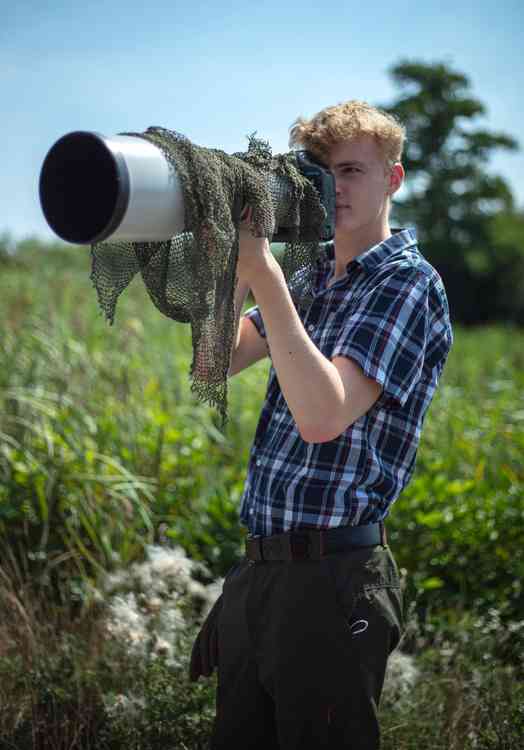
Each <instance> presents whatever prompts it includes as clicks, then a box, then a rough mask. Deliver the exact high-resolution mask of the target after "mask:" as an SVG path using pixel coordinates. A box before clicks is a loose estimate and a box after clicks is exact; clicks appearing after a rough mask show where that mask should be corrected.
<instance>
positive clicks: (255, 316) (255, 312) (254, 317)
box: [242, 305, 266, 339]
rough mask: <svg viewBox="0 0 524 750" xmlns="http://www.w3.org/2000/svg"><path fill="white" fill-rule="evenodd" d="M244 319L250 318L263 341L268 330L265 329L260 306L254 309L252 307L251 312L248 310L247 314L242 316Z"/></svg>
mask: <svg viewBox="0 0 524 750" xmlns="http://www.w3.org/2000/svg"><path fill="white" fill-rule="evenodd" d="M242 317H243V318H249V320H250V321H251V322H252V323H253V324H254V326H255V328H256V329H257V331H258V332H259V334H260V335H261V336H262V338H263V339H265V338H266V329H265V327H264V321H263V320H262V315H261V314H260V310H259V308H258V305H255V306H254V307H250V308H249V310H246V312H245V313H244V314H243V316H242Z"/></svg>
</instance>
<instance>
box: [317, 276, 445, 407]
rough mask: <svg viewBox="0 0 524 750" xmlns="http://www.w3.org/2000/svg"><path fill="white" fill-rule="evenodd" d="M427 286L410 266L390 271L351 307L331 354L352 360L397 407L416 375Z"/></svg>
mask: <svg viewBox="0 0 524 750" xmlns="http://www.w3.org/2000/svg"><path fill="white" fill-rule="evenodd" d="M430 283H431V282H430V279H429V277H428V276H427V275H426V274H425V273H422V272H420V271H418V270H416V269H413V268H408V269H399V270H397V271H395V272H393V273H392V274H391V275H390V276H389V277H388V278H387V279H385V280H383V281H381V282H380V283H379V284H377V286H375V287H374V288H373V289H372V290H371V291H369V292H366V293H365V294H364V295H363V297H362V298H361V299H360V300H359V301H358V303H357V305H356V306H354V303H353V305H352V307H351V309H350V311H349V312H348V315H347V317H345V318H344V319H343V323H342V326H341V329H340V332H339V334H338V336H337V338H336V341H335V347H334V349H333V352H332V354H331V357H332V358H333V357H337V356H344V357H348V358H350V359H353V360H355V362H357V363H358V364H359V365H360V367H361V368H362V370H363V371H364V374H365V375H367V377H369V378H372V379H373V380H375V381H377V382H378V383H379V384H380V385H381V386H382V387H383V389H384V393H385V394H386V396H389V397H390V398H391V399H393V400H394V401H395V402H396V403H397V404H400V406H404V404H405V403H406V401H407V399H408V397H409V395H410V393H411V391H412V389H413V387H414V385H415V384H416V383H417V381H418V380H419V379H420V376H421V375H422V369H423V366H424V358H425V352H426V346H427V336H428V329H429V315H430V312H429V286H430ZM350 303H351V300H350Z"/></svg>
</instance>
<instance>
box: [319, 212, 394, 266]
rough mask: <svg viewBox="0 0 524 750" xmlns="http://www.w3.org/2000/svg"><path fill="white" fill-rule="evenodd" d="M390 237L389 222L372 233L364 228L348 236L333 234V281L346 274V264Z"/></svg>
mask: <svg viewBox="0 0 524 750" xmlns="http://www.w3.org/2000/svg"><path fill="white" fill-rule="evenodd" d="M388 237H391V229H390V226H389V222H386V223H385V224H381V225H380V226H378V227H376V228H375V229H374V230H373V231H369V228H368V227H366V228H365V229H364V230H363V231H361V232H359V231H356V232H351V233H349V234H343V235H341V234H340V233H335V273H334V277H333V278H334V279H337V278H340V277H341V276H343V275H344V274H345V273H346V266H347V264H348V263H349V262H350V261H352V260H353V259H354V258H356V257H358V256H359V255H361V254H362V253H363V252H365V251H366V250H369V248H371V247H374V246H375V245H378V244H379V243H380V242H383V241H384V240H387V239H388Z"/></svg>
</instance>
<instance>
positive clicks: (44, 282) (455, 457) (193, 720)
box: [0, 242, 524, 750]
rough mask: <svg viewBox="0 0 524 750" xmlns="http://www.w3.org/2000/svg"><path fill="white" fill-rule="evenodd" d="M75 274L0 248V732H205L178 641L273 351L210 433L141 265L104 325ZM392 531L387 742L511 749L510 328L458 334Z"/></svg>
mask: <svg viewBox="0 0 524 750" xmlns="http://www.w3.org/2000/svg"><path fill="white" fill-rule="evenodd" d="M89 272H90V262H89V254H88V251H87V250H85V249H81V248H74V249H60V248H59V247H56V248H54V249H53V248H47V249H46V250H45V251H44V250H43V249H42V248H41V247H39V246H38V244H37V243H31V242H26V243H25V244H24V245H23V246H21V247H20V248H19V252H18V253H17V254H16V255H15V256H13V257H10V258H5V259H4V260H3V261H2V265H0V320H1V321H2V336H1V338H0V747H2V748H4V747H5V748H6V749H7V748H16V749H17V750H36V749H37V748H38V749H40V748H42V749H43V748H46V749H47V748H53V750H54V749H56V750H58V749H60V750H66V749H69V748H71V750H72V748H79V749H80V750H85V749H86V748H91V747H93V748H95V747H96V748H102V749H103V748H108V749H111V750H120V748H122V750H123V748H126V750H128V749H136V750H139V749H140V750H148V749H149V748H167V747H170V748H171V747H172V748H191V749H192V750H193V749H194V748H195V749H198V748H204V747H205V746H206V744H205V743H206V739H207V737H208V735H209V730H210V726H211V721H212V717H213V707H214V687H215V679H216V678H215V677H212V678H211V679H209V680H207V681H206V682H205V684H204V683H203V682H202V681H200V682H199V683H196V684H192V683H189V682H188V679H187V675H186V672H187V660H188V654H189V650H190V646H191V643H192V639H193V638H194V635H195V633H196V632H197V629H198V626H199V623H200V622H201V620H202V618H203V617H204V616H205V613H206V612H207V611H208V609H209V607H210V606H211V604H212V602H213V601H214V599H215V598H216V596H218V594H219V592H220V583H221V580H222V578H223V576H224V575H225V574H226V572H227V570H228V569H229V568H230V567H231V566H232V565H233V563H234V562H235V560H236V559H238V556H239V555H240V554H241V549H242V539H243V534H244V531H243V530H242V529H241V527H240V526H239V523H238V503H239V499H240V495H241V493H242V488H243V482H244V477H245V468H246V465H247V458H248V453H249V448H250V444H251V440H252V437H253V434H254V430H255V427H256V420H257V416H258V411H259V408H260V405H261V400H262V397H263V393H264V388H265V383H266V378H267V369H268V365H267V362H261V363H258V364H257V365H255V366H254V367H252V368H250V369H249V370H248V371H246V372H244V373H241V374H240V375H238V376H237V377H235V378H233V379H232V380H231V381H230V389H229V422H228V424H227V425H226V427H225V428H224V429H221V428H220V426H219V420H218V417H217V415H216V413H215V412H214V411H213V410H212V409H209V408H208V407H206V406H203V405H201V404H198V403H196V402H195V400H194V399H193V398H192V396H191V392H190V381H189V367H190V361H191V341H190V336H189V328H188V327H187V326H183V325H180V324H175V323H173V322H171V321H170V320H168V319H166V318H164V317H163V316H162V315H161V314H160V313H159V312H157V310H156V309H155V308H154V306H153V305H152V303H151V302H150V301H149V299H148V297H147V294H146V292H145V290H144V288H143V285H142V284H141V281H140V279H136V280H135V281H134V282H133V284H132V285H131V287H130V289H128V290H127V291H126V292H125V293H124V294H123V295H122V298H121V299H120V301H119V303H118V306H117V314H116V320H115V324H114V326H112V327H110V326H109V325H108V324H107V323H106V322H105V320H104V319H103V316H102V314H101V312H100V311H99V309H98V306H97V300H96V293H95V291H94V289H93V288H92V286H91V283H90V281H89ZM387 526H388V536H389V541H390V545H391V548H392V550H393V553H394V555H395V557H396V559H397V561H398V563H399V566H400V568H401V569H402V573H403V577H404V582H405V601H406V609H407V620H408V624H407V629H406V633H405V636H404V638H403V641H402V642H401V644H400V648H399V651H398V653H397V654H396V657H395V660H393V659H392V664H391V674H390V675H389V678H388V682H387V686H386V689H385V693H384V700H383V704H382V706H381V716H382V728H383V746H384V748H385V750H389V749H390V748H391V750H392V749H393V748H395V749H396V750H399V749H400V750H408V749H409V750H415V748H416V750H426V749H427V750H429V749H430V748H431V750H451V749H452V750H455V748H456V749H457V750H458V749H459V748H460V750H463V749H466V750H469V749H471V750H472V749H473V748H478V749H480V750H487V748H490V749H491V748H492V749H493V750H517V748H519V747H521V746H522V743H523V741H524V688H523V684H522V681H523V677H524V661H523V656H522V654H523V650H524V595H523V591H522V582H523V579H524V330H522V329H518V328H514V327H503V326H498V327H484V328H477V329H462V328H456V329H455V344H454V348H453V350H452V352H451V354H450V358H449V361H448V364H447V367H446V370H445V373H444V377H443V379H442V382H441V384H440V388H439V390H438V392H437V395H436V397H435V399H434V401H433V403H432V405H431V407H430V410H429V412H428V415H427V418H426V423H425V428H424V432H423V437H422V441H421V445H420V449H419V454H418V461H417V468H416V471H415V475H414V477H413V479H412V481H411V483H410V485H409V487H408V488H407V489H406V491H405V492H404V493H403V495H402V496H401V497H400V498H399V500H398V501H397V502H396V503H395V505H394V506H393V508H392V510H391V514H390V517H389V518H388V523H387Z"/></svg>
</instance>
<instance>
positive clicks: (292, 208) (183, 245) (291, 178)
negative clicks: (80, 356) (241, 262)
mask: <svg viewBox="0 0 524 750" xmlns="http://www.w3.org/2000/svg"><path fill="white" fill-rule="evenodd" d="M121 135H132V136H135V137H138V138H144V139H145V140H147V141H150V142H151V143H154V144H155V145H156V146H158V147H159V148H160V149H161V151H162V152H163V154H164V155H165V157H166V159H167V160H168V162H169V163H170V164H171V165H172V167H173V169H174V170H175V171H176V173H177V175H178V178H179V180H180V183H181V187H182V192H183V196H184V211H185V231H184V232H183V233H181V234H178V235H176V236H174V237H172V238H171V239H170V240H167V241H165V242H116V241H115V242H111V241H107V242H103V243H99V244H94V245H92V247H91V259H92V270H91V280H92V282H93V284H94V286H95V288H96V291H97V294H98V301H99V303H100V306H101V308H102V310H103V312H104V314H105V316H106V318H107V319H108V320H109V322H110V323H111V324H112V323H113V321H114V316H115V309H116V303H117V300H118V297H119V295H120V294H121V292H122V291H123V290H124V289H125V288H126V287H127V286H128V285H129V283H130V282H131V281H132V279H133V278H134V276H135V275H136V274H138V273H140V274H141V276H142V279H143V281H144V284H145V286H146V289H147V291H148V294H149V296H150V298H151V300H152V302H153V304H154V305H155V306H156V307H157V308H158V310H160V312H162V313H163V314H164V315H166V316H167V317H169V318H171V319H172V320H175V321H179V322H181V323H189V324H190V325H191V333H192V344H193V360H192V363H191V369H190V378H191V390H192V391H193V392H194V393H195V394H196V396H197V398H198V399H200V400H201V401H204V402H207V403H209V404H210V405H212V406H214V407H216V408H217V409H218V412H219V414H220V417H221V423H222V425H223V424H224V423H225V421H226V419H227V372H228V369H229V365H230V359H231V349H232V344H233V334H234V330H233V329H234V320H235V310H234V291H235V286H236V264H237V258H238V230H239V223H240V216H241V213H242V210H243V208H244V207H245V206H251V208H252V229H251V231H252V232H253V234H254V235H255V236H257V237H267V238H268V239H269V240H271V239H272V237H273V234H274V232H275V228H276V227H278V228H279V232H280V230H281V229H282V228H283V229H285V238H286V245H285V250H284V255H283V259H282V269H283V272H284V276H285V278H286V282H287V284H288V286H289V289H290V291H291V295H292V297H293V301H294V303H295V305H296V306H297V307H299V306H301V305H304V304H308V302H310V300H311V291H312V281H313V273H314V266H315V263H316V261H317V259H318V258H319V256H320V254H321V253H322V245H321V244H320V241H319V237H320V227H321V224H322V221H323V220H324V217H325V210H324V208H323V206H322V204H321V202H320V197H319V195H318V193H317V191H316V190H315V188H314V187H313V185H312V184H311V183H310V181H309V180H307V179H306V178H305V177H304V176H303V175H302V174H301V173H300V171H299V170H298V169H297V165H296V157H295V156H294V154H293V152H289V153H287V154H281V155H277V156H273V155H272V153H271V149H270V147H269V144H268V143H267V142H265V141H262V140H260V139H257V138H255V136H254V135H252V136H250V137H249V146H248V150H247V152H245V153H235V154H232V155H228V154H226V153H224V152H223V151H219V150H216V149H208V148H204V147H201V146H197V145H195V144H193V143H191V141H190V140H188V139H187V138H186V137H185V136H183V135H181V134H180V133H176V132H174V131H170V130H166V129H164V128H159V127H150V128H148V129H147V131H145V133H122V134H121Z"/></svg>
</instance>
